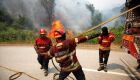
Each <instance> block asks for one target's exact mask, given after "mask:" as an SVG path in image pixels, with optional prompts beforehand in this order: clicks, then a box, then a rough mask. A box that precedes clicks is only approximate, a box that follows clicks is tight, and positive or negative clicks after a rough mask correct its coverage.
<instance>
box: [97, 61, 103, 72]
mask: <svg viewBox="0 0 140 80" xmlns="http://www.w3.org/2000/svg"><path fill="white" fill-rule="evenodd" d="M103 69H104V65H103V63H100V67H99V68H98V69H97V70H98V71H101V70H103Z"/></svg>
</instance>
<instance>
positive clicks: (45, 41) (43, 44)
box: [34, 29, 52, 76]
mask: <svg viewBox="0 0 140 80" xmlns="http://www.w3.org/2000/svg"><path fill="white" fill-rule="evenodd" d="M39 34H40V37H39V38H37V39H36V41H35V45H34V48H35V50H36V52H37V54H38V58H37V59H38V62H39V63H40V64H41V68H40V69H44V70H45V76H47V75H48V63H49V59H50V58H48V57H46V56H45V55H46V54H47V52H48V50H49V49H50V48H51V46H52V42H51V39H50V38H48V37H47V36H46V35H47V32H46V30H45V29H40V31H39Z"/></svg>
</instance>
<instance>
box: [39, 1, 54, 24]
mask: <svg viewBox="0 0 140 80" xmlns="http://www.w3.org/2000/svg"><path fill="white" fill-rule="evenodd" d="M40 2H41V4H42V5H43V7H44V8H45V10H46V13H47V20H46V21H47V22H46V23H47V26H51V23H52V21H53V20H54V6H55V0H40Z"/></svg>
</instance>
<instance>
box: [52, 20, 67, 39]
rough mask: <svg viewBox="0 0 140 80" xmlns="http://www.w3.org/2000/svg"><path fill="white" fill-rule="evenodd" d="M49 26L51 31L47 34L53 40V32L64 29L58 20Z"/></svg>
mask: <svg viewBox="0 0 140 80" xmlns="http://www.w3.org/2000/svg"><path fill="white" fill-rule="evenodd" d="M51 25H52V29H51V31H50V32H49V36H50V38H54V31H55V30H57V29H61V28H62V29H63V28H64V27H63V24H62V23H61V21H60V20H54V21H53V22H52V24H51Z"/></svg>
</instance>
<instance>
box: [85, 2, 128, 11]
mask: <svg viewBox="0 0 140 80" xmlns="http://www.w3.org/2000/svg"><path fill="white" fill-rule="evenodd" d="M87 1H88V2H89V3H92V4H94V6H95V8H96V9H98V10H100V11H102V10H108V9H112V6H113V7H117V6H120V5H122V4H124V3H125V1H126V0H87Z"/></svg>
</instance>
